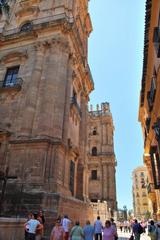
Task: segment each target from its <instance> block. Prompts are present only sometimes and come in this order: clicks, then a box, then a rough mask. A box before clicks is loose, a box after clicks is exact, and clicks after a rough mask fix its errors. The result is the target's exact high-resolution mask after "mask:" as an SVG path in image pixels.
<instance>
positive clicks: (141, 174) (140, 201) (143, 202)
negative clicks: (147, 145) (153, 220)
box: [132, 166, 151, 219]
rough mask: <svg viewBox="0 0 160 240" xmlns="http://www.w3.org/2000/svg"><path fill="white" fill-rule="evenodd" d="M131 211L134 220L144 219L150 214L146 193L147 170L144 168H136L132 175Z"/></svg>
mask: <svg viewBox="0 0 160 240" xmlns="http://www.w3.org/2000/svg"><path fill="white" fill-rule="evenodd" d="M132 180H133V185H132V190H133V209H134V216H135V217H136V218H139V219H141V218H145V217H146V214H147V213H148V212H150V210H151V209H150V208H149V202H148V192H147V169H146V167H145V166H141V167H137V168H136V169H135V170H134V171H133V173H132Z"/></svg>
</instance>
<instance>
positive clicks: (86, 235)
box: [83, 220, 94, 240]
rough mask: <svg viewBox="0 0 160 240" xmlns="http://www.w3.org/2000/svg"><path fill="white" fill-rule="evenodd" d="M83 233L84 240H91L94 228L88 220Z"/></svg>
mask: <svg viewBox="0 0 160 240" xmlns="http://www.w3.org/2000/svg"><path fill="white" fill-rule="evenodd" d="M83 233H84V239H85V240H93V236H94V226H92V225H91V223H90V221H89V220H87V221H86V225H85V226H84V228H83Z"/></svg>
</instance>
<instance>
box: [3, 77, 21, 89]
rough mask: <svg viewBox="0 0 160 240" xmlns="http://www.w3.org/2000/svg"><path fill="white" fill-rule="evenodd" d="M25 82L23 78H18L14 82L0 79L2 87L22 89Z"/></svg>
mask: <svg viewBox="0 0 160 240" xmlns="http://www.w3.org/2000/svg"><path fill="white" fill-rule="evenodd" d="M22 84H23V79H22V78H16V79H15V80H14V81H13V82H5V81H0V89H1V90H2V89H11V88H12V89H13V88H15V89H18V90H20V89H21V87H22Z"/></svg>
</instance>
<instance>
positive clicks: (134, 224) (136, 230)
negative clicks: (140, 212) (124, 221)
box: [132, 219, 141, 240]
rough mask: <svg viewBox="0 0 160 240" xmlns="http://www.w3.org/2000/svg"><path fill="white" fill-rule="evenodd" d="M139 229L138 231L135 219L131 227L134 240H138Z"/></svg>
mask: <svg viewBox="0 0 160 240" xmlns="http://www.w3.org/2000/svg"><path fill="white" fill-rule="evenodd" d="M139 229H140V224H139V223H138V221H137V219H135V220H134V223H133V226H132V231H133V234H134V237H135V240H140V236H141V234H140V232H139Z"/></svg>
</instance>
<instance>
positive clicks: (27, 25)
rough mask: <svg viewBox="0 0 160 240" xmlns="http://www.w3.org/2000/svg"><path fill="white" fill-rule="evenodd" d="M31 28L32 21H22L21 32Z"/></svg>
mask: <svg viewBox="0 0 160 240" xmlns="http://www.w3.org/2000/svg"><path fill="white" fill-rule="evenodd" d="M31 30H32V23H31V22H27V23H24V24H23V25H22V26H21V32H27V31H31Z"/></svg>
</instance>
